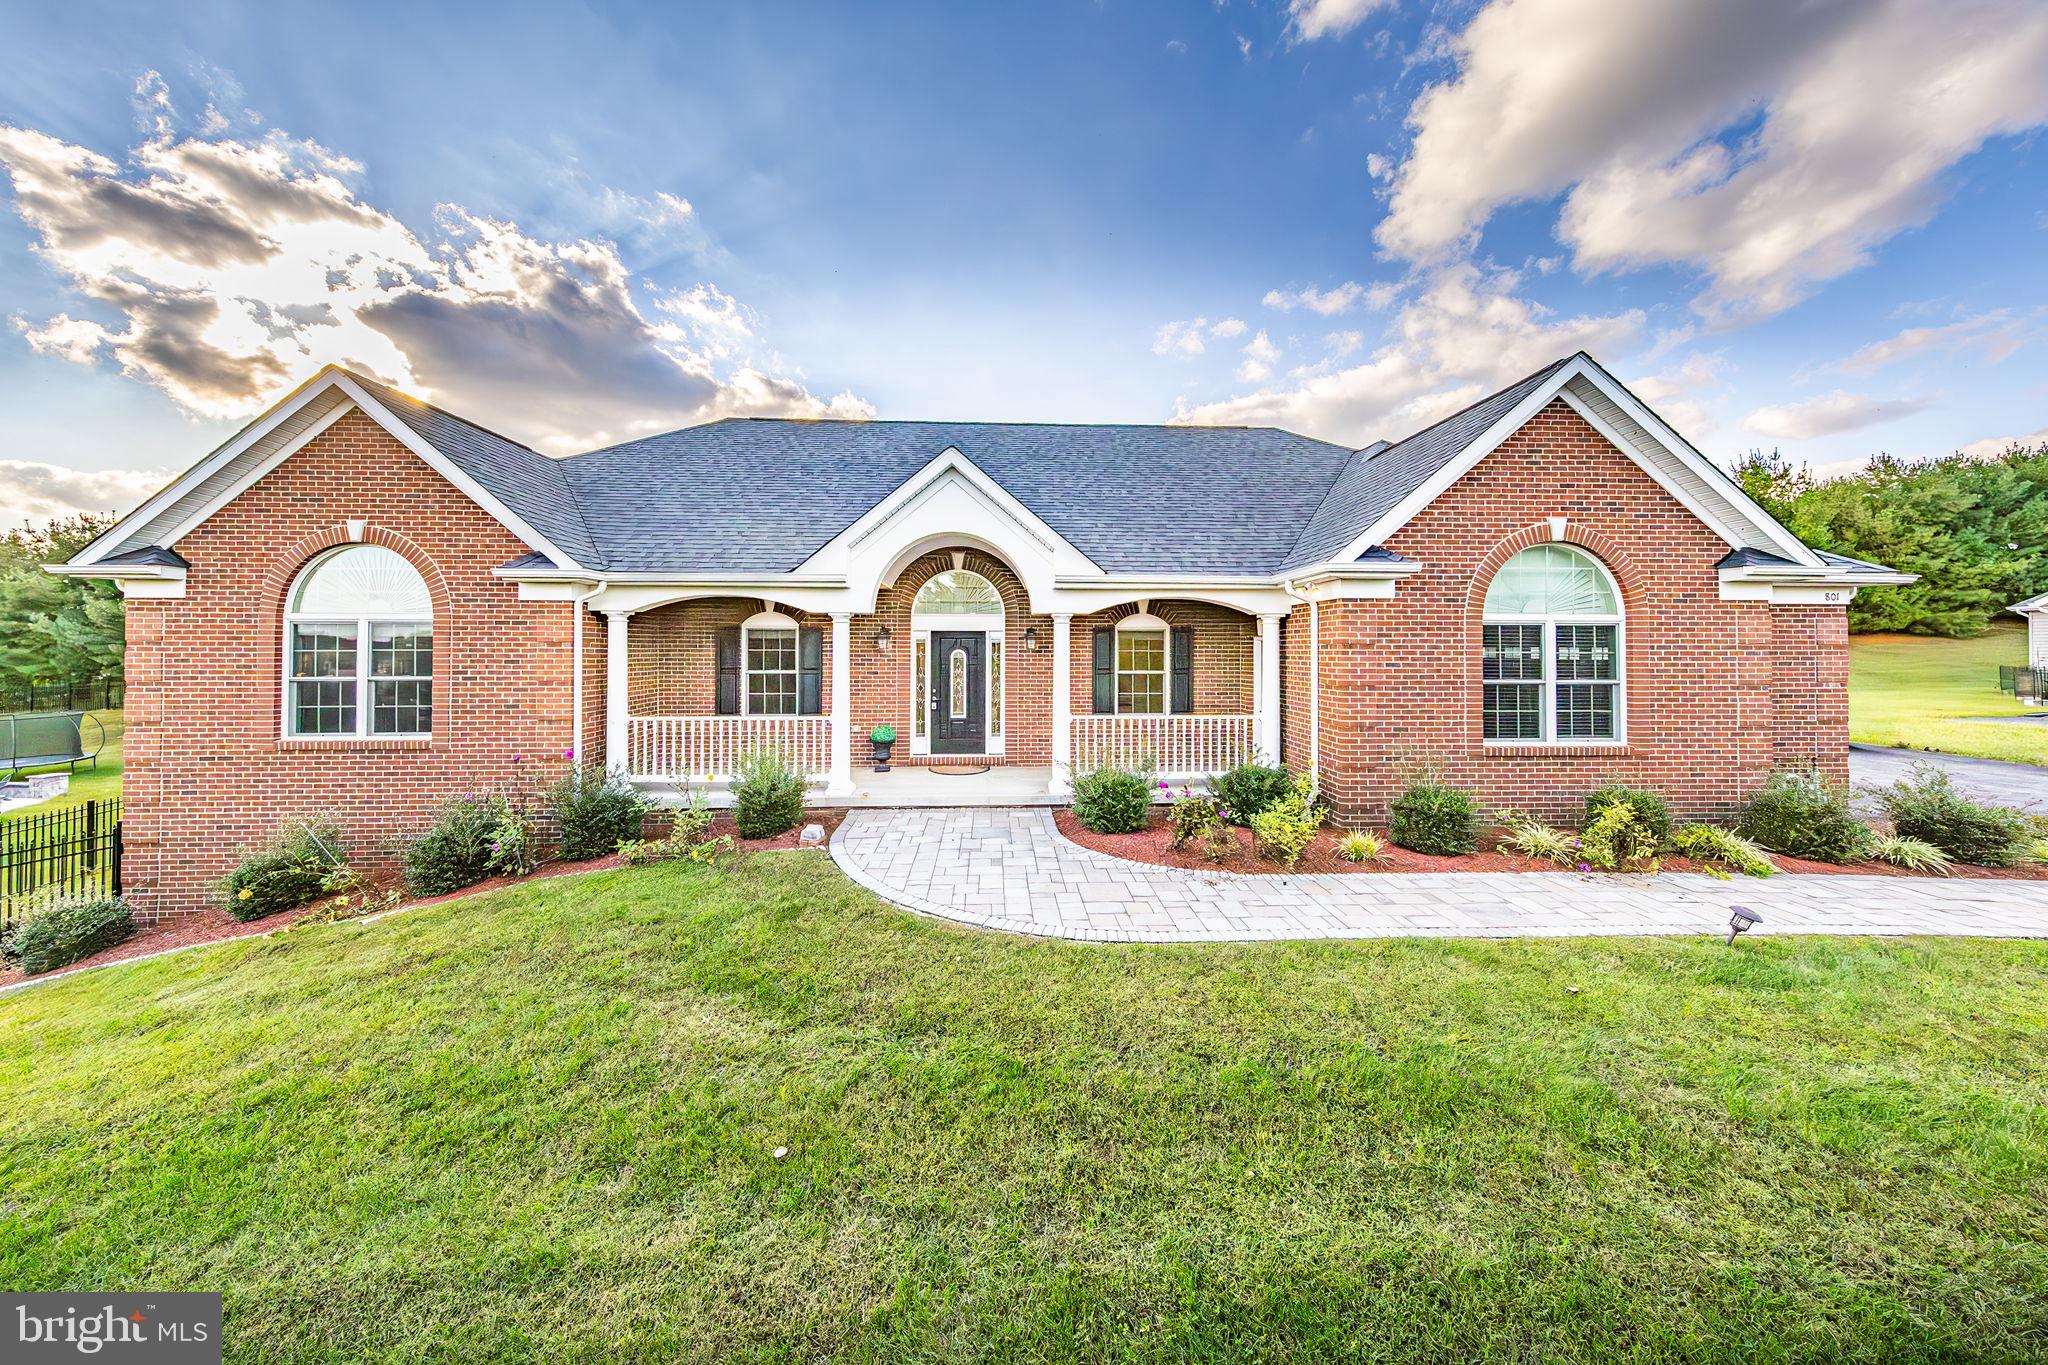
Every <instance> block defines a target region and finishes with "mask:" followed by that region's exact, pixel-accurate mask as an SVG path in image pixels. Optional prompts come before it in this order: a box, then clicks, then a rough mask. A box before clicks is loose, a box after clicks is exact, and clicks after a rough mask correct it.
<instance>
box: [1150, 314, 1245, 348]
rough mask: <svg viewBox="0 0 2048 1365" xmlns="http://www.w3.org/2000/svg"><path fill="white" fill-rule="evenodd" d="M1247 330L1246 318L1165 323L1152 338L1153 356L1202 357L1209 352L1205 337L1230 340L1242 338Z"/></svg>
mask: <svg viewBox="0 0 2048 1365" xmlns="http://www.w3.org/2000/svg"><path fill="white" fill-rule="evenodd" d="M1244 330H1245V322H1244V319H1243V318H1220V319H1218V320H1217V321H1215V322H1211V321H1209V319H1207V318H1183V319H1182V320H1180V321H1179V322H1167V323H1162V324H1160V327H1159V330H1158V331H1157V332H1155V333H1153V335H1152V354H1154V355H1201V354H1202V353H1203V352H1204V351H1206V350H1208V349H1209V345H1208V342H1207V341H1205V340H1204V339H1203V338H1205V337H1215V338H1217V339H1219V340H1224V341H1227V340H1229V339H1230V338H1232V337H1240V336H1243V335H1244Z"/></svg>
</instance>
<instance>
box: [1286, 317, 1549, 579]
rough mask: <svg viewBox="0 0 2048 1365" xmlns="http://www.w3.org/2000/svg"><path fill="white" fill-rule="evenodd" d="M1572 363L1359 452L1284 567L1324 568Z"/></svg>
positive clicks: (1536, 374) (1545, 369) (1522, 380)
mask: <svg viewBox="0 0 2048 1365" xmlns="http://www.w3.org/2000/svg"><path fill="white" fill-rule="evenodd" d="M1570 359H1571V357H1570V356H1566V357H1564V359H1562V360H1554V361H1552V362H1551V363H1550V364H1548V365H1545V366H1544V367H1543V368H1542V369H1540V370H1538V371H1536V373H1534V374H1532V375H1530V376H1529V377H1528V378H1526V379H1521V380H1517V381H1516V382H1515V383H1513V384H1510V385H1509V386H1508V387H1507V388H1504V389H1502V390H1501V391H1500V392H1499V393H1495V394H1490V395H1488V396H1487V397H1485V398H1482V399H1480V400H1479V401H1478V402H1477V403H1474V404H1473V405H1472V406H1471V407H1469V408H1466V409H1465V410H1463V411H1462V412H1457V413H1453V414H1452V415H1451V416H1449V417H1446V418H1445V419H1444V420H1443V421H1441V422H1438V423H1437V424H1436V425H1435V426H1431V427H1424V428H1423V429H1422V430H1421V431H1418V432H1416V433H1415V434H1414V435H1413V436H1410V437H1409V438H1408V439H1407V440H1405V441H1401V442H1399V443H1397V444H1395V445H1391V446H1390V445H1387V444H1386V442H1384V441H1382V442H1379V443H1377V444H1376V445H1370V446H1367V447H1366V448H1365V449H1364V450H1361V451H1359V452H1358V453H1357V455H1356V456H1354V457H1353V459H1352V461H1351V462H1350V463H1349V464H1348V465H1347V466H1346V467H1345V469H1344V472H1343V474H1342V475H1341V476H1340V477H1339V478H1338V479H1337V481H1336V486H1335V487H1334V488H1332V489H1331V490H1330V496H1329V498H1328V500H1327V501H1326V502H1325V504H1324V506H1323V507H1322V508H1321V509H1320V510H1319V511H1318V512H1317V514H1316V516H1315V517H1314V518H1313V519H1312V520H1311V521H1310V522H1309V523H1308V525H1307V526H1306V527H1305V528H1304V530H1303V531H1302V534H1301V537H1300V539H1299V540H1297V541H1296V542H1295V545H1294V550H1293V552H1292V553H1291V554H1289V555H1288V556H1287V561H1286V563H1285V564H1284V565H1282V566H1281V567H1283V568H1289V569H1298V568H1301V567H1303V566H1304V565H1308V564H1319V563H1321V562H1323V561H1324V560H1326V559H1328V558H1330V556H1332V555H1334V554H1337V553H1339V552H1340V551H1342V550H1343V549H1344V547H1345V546H1346V545H1348V544H1350V543H1351V541H1352V540H1353V539H1354V538H1355V537H1356V536H1358V535H1359V534H1360V533H1361V532H1363V531H1364V530H1365V529H1366V528H1367V527H1368V526H1371V525H1372V524H1373V523H1374V522H1376V521H1378V520H1379V519H1380V518H1381V517H1383V516H1385V515H1386V514H1387V513H1389V512H1391V511H1393V510H1394V509H1395V508H1396V507H1398V506H1400V505H1401V500H1402V499H1403V498H1405V497H1407V496H1408V495H1409V494H1410V493H1413V492H1414V491H1415V490H1416V489H1418V488H1420V487H1421V486H1422V485H1423V484H1425V483H1427V482H1429V480H1430V477H1431V476H1432V475H1434V474H1435V473H1436V472H1437V471H1438V470H1440V469H1442V468H1443V467H1444V466H1445V465H1447V464H1449V463H1450V462H1451V461H1452V460H1454V459H1456V458H1457V457H1458V454H1459V452H1461V451H1463V450H1464V449H1465V448H1466V447H1467V446H1469V445H1471V444H1472V443H1473V442H1474V441H1476V440H1478V439H1479V437H1480V436H1481V435H1482V434H1484V433H1485V432H1486V430H1487V429H1488V428H1489V427H1491V426H1492V425H1493V424H1494V423H1495V422H1498V421H1499V420H1500V419H1501V418H1503V417H1505V416H1507V414H1508V413H1510V412H1513V411H1514V410H1515V407H1516V405H1517V404H1519V403H1520V402H1521V401H1522V400H1523V399H1525V398H1527V397H1528V396H1529V395H1530V394H1532V393H1534V392H1535V391H1536V390H1537V389H1538V388H1539V387H1541V385H1542V383H1543V381H1544V380H1546V379H1548V378H1550V376H1551V375H1552V374H1554V373H1556V372H1557V370H1558V368H1559V367H1560V366H1562V365H1564V364H1566V363H1567V362H1568V361H1569V360H1570Z"/></svg>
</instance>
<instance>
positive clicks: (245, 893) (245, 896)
mask: <svg viewBox="0 0 2048 1365" xmlns="http://www.w3.org/2000/svg"><path fill="white" fill-rule="evenodd" d="M255 894H256V893H255V892H254V891H251V890H250V889H249V888H248V887H246V886H245V887H243V888H242V891H241V894H240V895H238V896H236V897H235V899H236V900H238V901H245V900H247V899H249V898H250V897H251V896H253V895H255Z"/></svg>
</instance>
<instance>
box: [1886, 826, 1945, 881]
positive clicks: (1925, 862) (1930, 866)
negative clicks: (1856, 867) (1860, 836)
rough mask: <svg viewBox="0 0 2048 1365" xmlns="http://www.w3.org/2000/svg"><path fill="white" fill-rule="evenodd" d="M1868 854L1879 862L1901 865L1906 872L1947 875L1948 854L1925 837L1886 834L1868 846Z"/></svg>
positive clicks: (1894, 865) (1895, 865)
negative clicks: (1903, 836)
mask: <svg viewBox="0 0 2048 1365" xmlns="http://www.w3.org/2000/svg"><path fill="white" fill-rule="evenodd" d="M1870 856H1871V857H1873V858H1875V859H1877V860H1878V861H1879V862H1881V863H1890V864H1891V865H1892V866H1893V867H1903V868H1905V869H1906V870H1907V871H1908V872H1939V873H1940V874H1941V875H1942V876H1944V877H1946V876H1947V875H1948V870H1949V861H1950V860H1949V856H1948V855H1947V854H1946V853H1943V852H1942V851H1941V850H1940V849H1938V848H1936V847H1935V846H1934V845H1933V844H1930V843H1928V842H1927V841H1926V840H1925V839H1907V838H1902V837H1901V836H1899V835H1897V834H1886V835H1883V836H1881V837H1879V839H1878V840H1877V842H1876V843H1874V844H1872V845H1871V846H1870Z"/></svg>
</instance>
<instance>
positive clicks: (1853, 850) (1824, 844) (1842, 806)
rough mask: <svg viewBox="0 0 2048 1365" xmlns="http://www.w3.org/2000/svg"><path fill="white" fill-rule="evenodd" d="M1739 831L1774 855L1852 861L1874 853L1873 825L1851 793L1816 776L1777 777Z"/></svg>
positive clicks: (1758, 797)
mask: <svg viewBox="0 0 2048 1365" xmlns="http://www.w3.org/2000/svg"><path fill="white" fill-rule="evenodd" d="M1735 828H1736V830H1737V831H1738V832H1739V833H1741V834H1743V835H1745V836H1746V837H1748V838H1751V839H1754V840H1756V841H1757V842H1758V843H1760V844H1762V845H1763V846H1764V847H1765V848H1767V849H1770V850H1771V851H1772V852H1774V853H1784V854H1788V855H1790V856H1791V857H1794V858H1810V859H1812V860H1813V861H1814V862H1817V863H1848V862H1854V861H1855V860H1856V859H1858V858H1861V857H1863V856H1864V854H1865V853H1867V852H1868V851H1869V849H1870V840H1871V834H1870V827H1869V826H1868V825H1865V824H1864V823H1863V822H1862V821H1861V820H1858V819H1857V818H1856V815H1855V813H1854V812H1853V811H1851V810H1850V809H1849V789H1848V788H1846V787H1844V786H1842V785H1840V784H1839V783H1835V782H1830V781H1828V780H1827V779H1826V778H1824V777H1822V776H1821V775H1820V774H1818V773H1814V772H1803V771H1794V772H1781V773H1773V774H1772V775H1771V778H1770V780H1769V781H1768V782H1766V783H1764V786H1763V790H1762V791H1760V792H1758V793H1757V794H1756V795H1755V796H1754V797H1753V798H1751V800H1750V803H1749V805H1748V806H1747V807H1746V808H1745V809H1744V810H1743V812H1742V818H1741V819H1740V820H1738V821H1737V822H1736V825H1735Z"/></svg>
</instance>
